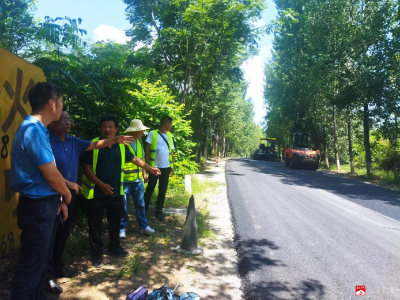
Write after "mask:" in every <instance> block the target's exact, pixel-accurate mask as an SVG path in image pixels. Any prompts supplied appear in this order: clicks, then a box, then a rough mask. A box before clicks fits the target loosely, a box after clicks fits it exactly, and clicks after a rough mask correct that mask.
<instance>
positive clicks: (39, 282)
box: [11, 195, 60, 300]
mask: <svg viewBox="0 0 400 300" xmlns="http://www.w3.org/2000/svg"><path fill="white" fill-rule="evenodd" d="M59 203H60V196H59V195H58V196H49V197H45V198H41V199H30V198H27V197H24V196H22V197H20V198H19V201H18V206H17V224H18V227H19V229H21V230H22V232H21V237H20V239H21V253H20V257H19V261H18V264H17V267H16V269H15V273H14V280H13V283H12V288H11V299H12V300H43V299H47V296H46V294H45V290H44V289H45V282H46V274H47V265H48V263H49V260H50V255H49V254H50V252H51V248H52V246H53V240H52V237H53V235H52V232H53V227H54V222H55V220H56V216H57V210H58V205H59Z"/></svg>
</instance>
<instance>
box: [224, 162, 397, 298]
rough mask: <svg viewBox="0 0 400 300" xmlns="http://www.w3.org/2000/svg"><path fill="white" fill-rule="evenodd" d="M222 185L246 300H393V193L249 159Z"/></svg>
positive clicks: (230, 169) (232, 165)
mask: <svg viewBox="0 0 400 300" xmlns="http://www.w3.org/2000/svg"><path fill="white" fill-rule="evenodd" d="M226 178H227V183H228V198H229V201H230V205H231V211H232V215H233V221H234V226H235V233H236V247H237V251H238V255H239V273H240V275H241V277H242V289H243V290H244V298H245V299H246V300H253V299H254V300H255V299H263V300H264V299H265V300H267V299H273V300H283V299H299V300H308V299H318V300H322V299H334V300H346V299H379V300H380V299H385V300H386V299H400V193H399V192H395V191H391V190H387V189H383V188H380V187H376V186H372V185H368V184H364V183H360V182H357V181H353V180H350V179H346V178H341V177H337V176H334V175H329V174H324V173H322V172H314V171H306V170H292V169H289V168H285V167H284V165H283V164H281V163H276V162H266V161H255V160H250V159H233V160H230V161H228V162H227V163H226ZM356 285H364V286H365V287H366V295H365V296H363V297H359V296H356V295H355V288H356Z"/></svg>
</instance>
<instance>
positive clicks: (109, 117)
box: [100, 115, 119, 128]
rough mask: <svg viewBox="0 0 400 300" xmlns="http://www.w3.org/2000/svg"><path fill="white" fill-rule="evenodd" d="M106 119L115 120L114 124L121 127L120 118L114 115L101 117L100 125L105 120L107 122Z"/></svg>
mask: <svg viewBox="0 0 400 300" xmlns="http://www.w3.org/2000/svg"><path fill="white" fill-rule="evenodd" d="M106 121H113V122H114V124H115V127H116V128H118V127H119V122H118V119H117V117H116V116H114V115H104V116H103V117H102V118H101V119H100V127H101V124H103V122H106Z"/></svg>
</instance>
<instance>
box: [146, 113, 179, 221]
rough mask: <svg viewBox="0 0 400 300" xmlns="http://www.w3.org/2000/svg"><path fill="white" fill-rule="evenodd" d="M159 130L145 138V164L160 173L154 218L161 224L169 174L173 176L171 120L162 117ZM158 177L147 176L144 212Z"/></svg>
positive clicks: (148, 204) (147, 207)
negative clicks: (157, 169)
mask: <svg viewBox="0 0 400 300" xmlns="http://www.w3.org/2000/svg"><path fill="white" fill-rule="evenodd" d="M160 123H161V124H160V128H159V129H158V130H153V131H150V133H149V135H148V136H147V138H146V146H145V148H146V163H148V164H149V165H150V166H152V167H157V168H159V169H160V171H161V176H159V178H160V182H159V185H158V196H157V204H156V213H155V215H156V218H157V219H158V220H159V221H161V222H163V221H164V216H163V214H162V211H163V208H164V201H165V193H166V192H167V188H168V180H169V174H171V175H173V174H174V152H173V150H174V140H173V139H172V135H171V133H170V131H171V128H172V118H170V117H168V116H164V117H162V118H161V122H160ZM157 180H158V177H157V176H153V175H152V174H150V175H149V184H148V185H147V188H146V193H145V194H144V202H145V206H146V212H147V210H148V209H149V206H150V201H151V196H152V195H153V192H154V188H155V187H156V184H157Z"/></svg>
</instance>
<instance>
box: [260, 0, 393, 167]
mask: <svg viewBox="0 0 400 300" xmlns="http://www.w3.org/2000/svg"><path fill="white" fill-rule="evenodd" d="M275 3H276V5H277V8H278V11H279V17H278V19H277V20H276V21H275V23H274V25H273V26H272V28H273V32H274V54H273V58H272V60H271V61H270V62H269V63H268V65H267V66H266V69H265V73H266V78H267V81H266V88H265V101H266V104H267V106H268V114H267V121H268V129H267V131H268V132H271V133H274V134H275V135H278V136H279V137H280V138H281V139H282V141H283V142H284V143H286V145H287V146H289V144H290V142H291V135H292V134H293V133H294V132H295V131H304V132H308V133H311V134H312V135H313V136H314V141H315V143H316V144H317V146H318V147H321V148H322V149H323V150H324V152H325V164H326V166H328V165H329V161H335V163H336V166H337V168H340V160H341V161H342V162H343V161H346V159H345V158H346V157H349V149H351V141H352V138H356V142H357V143H361V144H362V146H363V153H362V154H363V155H364V158H363V159H361V157H360V156H361V154H359V153H357V155H356V156H358V159H359V161H361V160H362V161H363V163H364V166H365V167H366V168H367V173H368V174H370V173H371V172H372V163H373V162H374V161H373V160H375V161H377V160H376V159H375V158H372V157H371V147H372V148H373V146H374V145H372V144H371V142H370V139H371V136H370V132H371V130H372V131H373V132H375V130H377V131H380V132H384V135H382V136H381V137H382V138H384V137H386V138H389V139H390V140H391V141H392V144H393V145H395V144H397V131H398V126H397V118H398V108H397V107H398V104H399V103H398V99H399V98H398V97H397V91H398V89H397V87H398V85H397V80H398V77H399V76H398V70H399V69H398V66H399V63H398V59H397V54H398V49H399V48H398V36H399V35H398V17H397V14H398V12H397V9H398V3H397V1H393V0H381V1H358V0H357V1H356V0H329V1H327V0H319V1H305V0H304V1H291V0H289V1H286V0H285V1H282V0H276V1H275ZM360 126H361V128H363V136H361V137H360V135H359V132H360ZM349 137H350V138H349ZM332 145H333V147H332ZM394 147H397V146H394ZM332 149H333V150H334V154H332ZM346 149H347V151H346ZM350 152H351V154H353V150H350ZM393 153H396V151H394V152H393ZM339 154H340V155H339ZM340 157H341V158H340ZM360 159H361V160H360ZM393 168H394V169H395V171H397V165H396V166H393Z"/></svg>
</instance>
